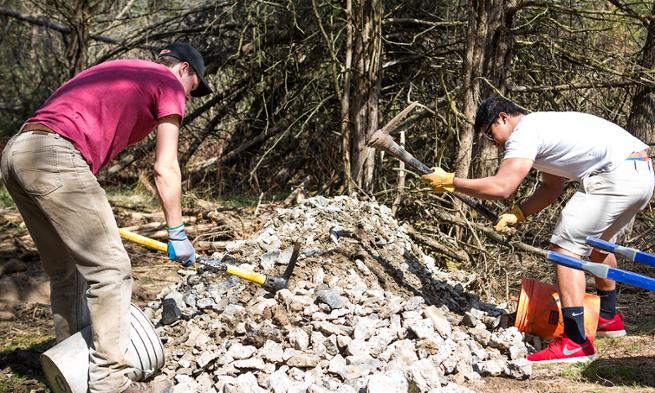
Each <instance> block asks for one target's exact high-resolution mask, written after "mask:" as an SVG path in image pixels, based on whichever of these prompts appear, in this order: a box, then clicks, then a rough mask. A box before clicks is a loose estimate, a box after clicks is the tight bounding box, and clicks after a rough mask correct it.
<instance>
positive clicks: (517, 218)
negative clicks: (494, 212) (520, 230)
mask: <svg viewBox="0 0 655 393" xmlns="http://www.w3.org/2000/svg"><path fill="white" fill-rule="evenodd" d="M522 221H525V214H523V210H521V208H520V207H518V206H514V207H512V208H511V209H509V210H507V211H506V212H504V213H502V214H501V215H500V216H499V217H498V222H497V223H496V226H495V227H494V229H495V230H496V232H498V233H501V234H503V235H513V234H514V233H516V228H513V226H514V225H516V224H518V223H519V222H522Z"/></svg>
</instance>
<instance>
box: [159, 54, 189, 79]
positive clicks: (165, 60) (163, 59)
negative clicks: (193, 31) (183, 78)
mask: <svg viewBox="0 0 655 393" xmlns="http://www.w3.org/2000/svg"><path fill="white" fill-rule="evenodd" d="M182 62H183V61H182V60H180V59H176V58H175V57H173V56H159V57H158V58H157V59H156V60H155V63H157V64H161V65H164V66H166V67H168V68H170V67H173V66H174V65H175V64H179V63H182ZM195 73H196V70H194V69H193V67H189V74H191V75H193V74H195Z"/></svg>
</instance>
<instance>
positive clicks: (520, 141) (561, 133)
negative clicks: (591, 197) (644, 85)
mask: <svg viewBox="0 0 655 393" xmlns="http://www.w3.org/2000/svg"><path fill="white" fill-rule="evenodd" d="M647 148H648V145H646V144H645V143H643V142H642V141H640V140H639V139H637V138H635V137H634V136H632V135H631V134H630V133H629V132H627V131H626V130H624V129H623V128H621V127H619V126H617V125H616V124H614V123H612V122H609V121H607V120H604V119H601V118H600V117H597V116H594V115H590V114H586V113H580V112H534V113H530V114H527V115H525V116H523V118H522V119H521V121H520V122H519V123H518V124H517V125H516V127H515V128H514V131H513V132H512V134H511V135H510V137H509V139H508V140H507V142H506V143H505V155H504V157H503V159H507V158H528V159H530V160H534V164H533V167H534V168H536V169H538V170H540V171H542V172H546V173H550V174H552V175H556V176H561V177H564V178H566V179H570V180H577V181H579V180H580V179H582V178H584V177H585V176H587V175H588V174H590V173H591V172H593V171H595V170H602V171H605V172H609V171H611V170H612V169H614V168H616V166H617V165H618V164H620V163H621V162H622V161H623V160H625V159H626V158H627V157H628V156H629V155H630V154H631V153H633V152H636V151H641V150H645V149H647Z"/></svg>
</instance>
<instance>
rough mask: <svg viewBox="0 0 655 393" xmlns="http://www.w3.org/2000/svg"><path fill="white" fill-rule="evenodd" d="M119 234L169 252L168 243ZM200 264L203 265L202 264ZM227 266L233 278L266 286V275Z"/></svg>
mask: <svg viewBox="0 0 655 393" xmlns="http://www.w3.org/2000/svg"><path fill="white" fill-rule="evenodd" d="M118 232H119V233H120V234H121V237H122V238H123V239H125V240H129V241H131V242H134V243H138V244H140V245H142V246H146V247H149V248H152V249H154V250H157V251H163V252H167V251H168V246H167V245H166V243H162V242H160V241H157V240H155V239H151V238H149V237H145V236H141V235H139V234H136V233H134V232H130V231H128V230H126V229H123V228H119V229H118ZM200 263H202V262H200ZM225 266H226V268H227V270H226V271H227V274H231V275H233V276H237V277H239V278H243V279H244V280H248V281H251V282H254V283H257V284H259V285H264V283H265V282H266V275H265V274H261V273H257V272H253V271H250V270H245V269H240V268H238V267H236V266H232V265H228V264H226V265H225Z"/></svg>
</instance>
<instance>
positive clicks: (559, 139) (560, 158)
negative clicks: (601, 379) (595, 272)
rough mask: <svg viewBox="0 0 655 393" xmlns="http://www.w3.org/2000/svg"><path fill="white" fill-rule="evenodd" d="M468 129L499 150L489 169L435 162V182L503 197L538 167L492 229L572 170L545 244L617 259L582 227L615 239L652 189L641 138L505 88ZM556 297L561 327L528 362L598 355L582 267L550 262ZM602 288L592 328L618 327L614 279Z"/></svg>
mask: <svg viewBox="0 0 655 393" xmlns="http://www.w3.org/2000/svg"><path fill="white" fill-rule="evenodd" d="M475 129H476V130H477V131H478V132H481V133H483V134H484V135H485V136H486V137H488V138H489V139H491V140H493V142H494V143H495V144H496V146H498V148H500V149H504V151H505V154H504V156H503V160H502V162H501V164H500V166H499V168H498V171H497V173H496V174H495V175H493V176H489V177H485V178H480V179H466V178H459V177H455V175H454V174H453V173H449V172H446V171H444V170H443V169H441V168H434V171H433V172H432V173H430V174H428V175H425V176H423V177H422V180H423V181H424V182H426V183H427V184H429V185H430V186H432V188H433V189H434V190H435V191H436V192H446V191H449V192H452V191H457V192H460V193H464V194H468V195H470V196H473V197H477V198H482V199H507V198H509V197H510V196H511V195H512V194H513V193H514V191H516V189H517V188H518V186H519V184H520V183H521V181H523V179H524V178H525V177H526V176H527V174H528V172H530V170H531V169H532V168H535V169H537V170H539V171H541V182H540V184H539V187H538V188H537V190H536V191H535V192H534V193H533V194H532V195H531V196H529V197H528V198H526V199H525V200H524V201H522V202H521V203H520V204H519V205H516V206H514V207H513V208H512V209H510V210H509V211H507V212H505V213H503V214H501V216H500V217H499V219H498V222H497V223H496V226H495V229H496V230H497V231H498V232H500V233H504V234H510V233H512V232H513V230H514V229H513V228H512V227H513V226H514V225H516V224H518V223H519V222H521V221H523V220H525V217H527V216H530V215H533V214H536V213H538V212H539V211H541V210H542V209H544V208H546V207H547V206H549V205H550V204H551V203H553V202H555V201H556V200H557V198H558V197H559V196H560V195H561V193H562V191H563V189H564V183H565V182H566V181H569V180H573V181H577V182H579V183H580V187H579V189H578V191H577V192H576V193H575V195H573V197H572V198H571V199H570V200H569V201H568V203H567V204H566V206H565V207H564V209H563V210H562V213H561V215H560V218H559V222H558V223H557V227H556V228H555V232H554V233H553V235H552V237H551V238H550V243H551V249H552V250H553V251H557V252H560V253H563V254H566V255H570V256H573V257H576V258H582V257H588V256H590V259H591V260H592V261H594V262H601V263H605V264H607V265H609V266H612V267H615V266H616V259H615V257H614V255H613V254H607V253H602V252H599V251H598V250H592V249H591V247H589V246H588V245H587V244H586V243H585V239H586V237H587V236H594V237H599V238H601V239H604V240H609V241H615V240H616V237H617V235H618V234H619V233H620V232H621V231H622V230H623V229H624V227H625V226H626V225H627V224H628V223H629V222H630V221H631V220H632V219H633V218H634V216H635V215H636V214H637V212H639V211H640V210H641V209H643V208H644V207H645V206H646V205H647V204H648V202H649V200H650V198H651V196H652V195H653V186H654V177H653V168H652V164H651V161H650V159H649V157H648V154H647V149H648V146H647V145H646V144H644V143H643V142H641V141H640V140H639V139H637V138H635V137H634V136H632V135H631V134H630V133H628V132H627V131H626V130H624V129H623V128H621V127H619V126H617V125H616V124H613V123H611V122H609V121H607V120H603V119H601V118H599V117H596V116H593V115H590V114H585V113H579V112H535V113H530V114H527V113H526V112H525V111H524V110H523V109H522V108H520V107H519V106H517V105H516V104H515V103H513V102H511V101H509V100H507V99H505V98H503V97H490V98H488V99H486V100H484V101H483V102H482V103H481V104H480V107H479V108H478V112H477V114H476V118H475ZM556 276H557V282H558V286H559V292H560V299H561V302H562V314H563V317H564V335H563V336H562V337H560V338H558V339H556V340H553V341H552V342H551V343H550V345H549V346H548V347H547V348H546V349H544V350H542V351H540V352H537V353H534V354H531V355H529V356H528V360H530V361H532V362H548V363H552V362H567V363H570V362H579V361H588V360H591V359H593V358H594V357H595V349H594V346H593V337H592V338H591V339H590V338H588V337H586V336H585V331H584V307H583V301H584V293H585V276H584V272H582V271H580V270H574V269H571V268H567V267H564V266H560V265H557V266H556ZM596 289H597V293H598V295H599V296H600V297H601V311H600V318H599V321H598V332H597V334H596V335H597V336H601V335H604V336H611V337H621V336H624V335H625V330H624V327H623V320H622V316H621V314H620V313H617V312H616V284H615V282H614V281H612V280H605V279H601V278H596Z"/></svg>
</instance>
